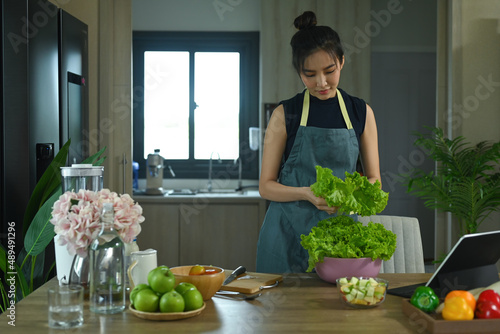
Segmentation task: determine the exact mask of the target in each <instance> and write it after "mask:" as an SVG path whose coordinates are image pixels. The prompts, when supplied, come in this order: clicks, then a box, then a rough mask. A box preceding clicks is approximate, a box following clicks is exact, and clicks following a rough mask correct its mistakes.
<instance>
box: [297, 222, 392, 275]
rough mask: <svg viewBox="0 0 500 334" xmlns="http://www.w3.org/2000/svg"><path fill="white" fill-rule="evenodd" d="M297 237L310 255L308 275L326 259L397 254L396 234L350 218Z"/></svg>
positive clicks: (382, 256) (317, 227) (384, 258)
mask: <svg viewBox="0 0 500 334" xmlns="http://www.w3.org/2000/svg"><path fill="white" fill-rule="evenodd" d="M300 237H301V240H302V241H301V243H300V244H301V245H302V247H304V249H306V250H307V251H308V253H309V267H308V268H307V272H311V271H312V270H313V269H314V268H315V266H316V264H317V263H319V262H323V259H324V258H325V257H332V258H371V259H372V260H373V261H375V260H377V259H381V260H389V259H390V258H391V257H392V255H393V254H394V252H395V251H396V234H394V233H393V232H391V231H389V230H386V229H385V227H384V225H382V224H379V223H372V222H370V223H368V225H363V224H362V223H361V222H357V221H354V219H352V218H351V217H349V216H342V215H341V216H336V217H331V218H328V219H325V220H322V221H320V222H318V225H317V226H315V227H313V228H312V229H311V232H310V233H309V234H308V235H304V234H302V235H301V236H300Z"/></svg>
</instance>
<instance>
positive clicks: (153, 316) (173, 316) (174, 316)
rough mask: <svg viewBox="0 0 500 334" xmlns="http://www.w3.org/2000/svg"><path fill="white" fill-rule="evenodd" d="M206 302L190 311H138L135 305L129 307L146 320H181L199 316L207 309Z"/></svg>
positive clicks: (133, 312)
mask: <svg viewBox="0 0 500 334" xmlns="http://www.w3.org/2000/svg"><path fill="white" fill-rule="evenodd" d="M205 306H206V304H205V303H203V306H202V307H200V308H199V309H197V310H193V311H188V312H170V313H162V312H142V311H137V310H136V309H135V308H134V306H133V305H130V306H129V307H128V308H129V310H130V312H132V314H134V315H135V316H136V317H138V318H141V319H146V320H156V321H169V320H180V319H186V318H191V317H194V316H197V315H198V314H200V313H201V311H203V310H204V309H205Z"/></svg>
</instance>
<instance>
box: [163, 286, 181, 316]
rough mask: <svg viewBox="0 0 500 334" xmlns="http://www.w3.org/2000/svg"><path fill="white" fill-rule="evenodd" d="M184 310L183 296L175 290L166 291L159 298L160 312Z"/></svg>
mask: <svg viewBox="0 0 500 334" xmlns="http://www.w3.org/2000/svg"><path fill="white" fill-rule="evenodd" d="M182 311H184V298H182V296H181V294H180V293H178V292H177V291H175V290H172V291H169V292H166V293H164V294H163V296H161V298H160V312H182Z"/></svg>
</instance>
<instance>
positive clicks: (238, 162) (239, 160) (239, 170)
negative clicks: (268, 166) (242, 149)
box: [234, 157, 243, 191]
mask: <svg viewBox="0 0 500 334" xmlns="http://www.w3.org/2000/svg"><path fill="white" fill-rule="evenodd" d="M234 164H235V165H236V164H238V187H237V188H236V191H240V190H243V184H242V181H241V172H242V169H243V168H242V164H241V158H240V157H238V158H236V159H234Z"/></svg>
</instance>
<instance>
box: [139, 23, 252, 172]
mask: <svg viewBox="0 0 500 334" xmlns="http://www.w3.org/2000/svg"><path fill="white" fill-rule="evenodd" d="M145 51H189V52H190V73H189V76H190V79H189V80H190V92H189V100H190V101H189V109H190V110H189V114H190V117H189V137H190V144H189V145H190V148H189V150H190V153H189V159H188V160H166V161H165V165H166V166H171V167H172V169H173V171H174V172H175V174H176V178H184V179H206V178H208V165H209V159H198V160H195V159H194V156H193V152H194V149H193V148H194V142H193V138H194V118H193V113H194V108H195V101H194V62H193V61H192V60H193V59H194V52H239V53H240V115H239V143H240V147H239V152H240V154H239V155H240V158H241V161H242V178H244V179H255V180H256V179H258V168H259V155H258V151H252V150H250V148H249V142H248V141H249V139H248V131H249V130H248V129H249V128H250V127H258V126H259V102H258V101H259V91H258V90H259V32H171V31H161V32H159V31H135V32H133V69H132V70H133V87H134V90H133V129H132V130H133V159H134V161H136V162H138V163H139V166H140V167H139V177H140V178H145V177H146V159H144V100H143V98H144V52H145ZM221 94H223V92H221ZM214 151H216V150H215V149H214ZM151 153H152V152H151ZM160 155H161V152H160ZM212 165H213V166H212V168H213V177H214V179H215V178H217V176H219V178H220V177H224V178H227V179H237V178H238V167H237V165H235V162H234V161H233V160H222V163H220V164H219V163H217V162H214V163H213V164H212ZM170 177H171V176H170V173H169V171H168V168H165V169H164V176H163V178H170Z"/></svg>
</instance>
